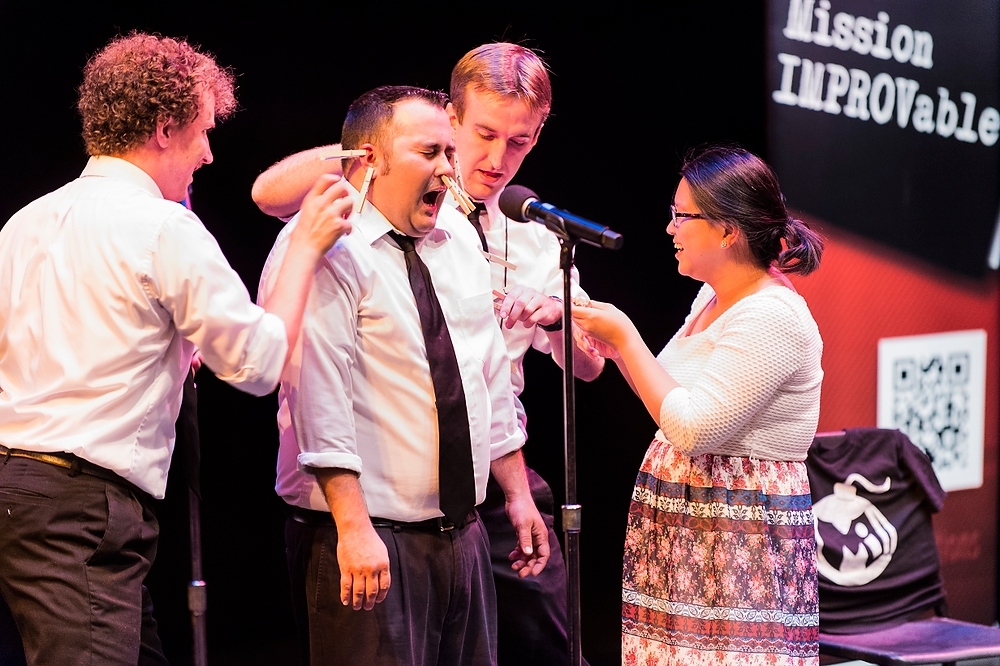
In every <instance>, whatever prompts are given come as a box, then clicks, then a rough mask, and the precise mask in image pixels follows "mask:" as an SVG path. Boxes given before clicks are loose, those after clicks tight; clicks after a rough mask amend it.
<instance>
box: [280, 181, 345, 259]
mask: <svg viewBox="0 0 1000 666" xmlns="http://www.w3.org/2000/svg"><path fill="white" fill-rule="evenodd" d="M353 208H354V199H353V197H352V196H351V194H350V191H349V190H348V187H347V183H346V181H342V180H341V178H340V176H337V175H335V174H325V175H323V176H320V177H319V178H318V179H317V180H316V183H315V184H314V185H313V186H312V188H311V189H310V190H309V193H308V194H306V198H305V200H304V201H303V202H302V215H301V216H300V217H299V221H298V223H297V224H296V226H295V229H294V230H293V231H292V238H291V242H292V243H295V242H299V243H303V244H305V245H306V246H307V247H310V248H312V249H314V250H316V251H317V252H318V253H319V254H321V255H323V254H326V252H327V250H329V249H330V248H331V247H333V244H334V243H336V242H337V240H338V239H339V238H340V237H341V236H343V235H345V234H349V233H351V223H350V222H349V221H348V218H349V217H350V216H351V211H352V209H353Z"/></svg>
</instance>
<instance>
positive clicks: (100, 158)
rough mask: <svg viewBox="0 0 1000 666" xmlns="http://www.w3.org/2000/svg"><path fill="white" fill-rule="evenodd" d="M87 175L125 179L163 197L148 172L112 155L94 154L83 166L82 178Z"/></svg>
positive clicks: (154, 194)
mask: <svg viewBox="0 0 1000 666" xmlns="http://www.w3.org/2000/svg"><path fill="white" fill-rule="evenodd" d="M87 176H100V177H104V178H117V179H119V180H125V181H128V182H129V183H131V184H133V185H135V186H136V187H138V188H140V189H143V190H145V191H146V192H148V193H149V194H150V195H152V196H154V197H156V198H157V199H162V198H163V194H162V193H161V192H160V188H159V187H158V186H157V184H156V182H155V181H154V180H153V179H152V178H151V177H150V175H149V174H148V173H146V172H145V171H143V170H142V169H140V168H139V167H137V166H136V165H134V164H132V163H131V162H129V161H128V160H123V159H121V158H120V157H111V156H110V155H93V156H92V157H91V158H90V159H89V160H88V161H87V166H85V167H84V168H83V173H81V174H80V177H81V178H84V177H87Z"/></svg>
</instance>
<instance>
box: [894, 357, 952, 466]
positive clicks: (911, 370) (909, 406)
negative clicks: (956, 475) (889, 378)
mask: <svg viewBox="0 0 1000 666" xmlns="http://www.w3.org/2000/svg"><path fill="white" fill-rule="evenodd" d="M893 369H894V373H893V374H894V378H893V379H894V381H893V387H892V388H893V421H894V424H895V427H896V428H899V429H900V430H901V431H903V432H904V433H906V435H907V436H908V437H909V438H910V439H911V440H912V441H913V443H914V444H916V445H917V446H919V447H920V448H922V449H923V450H924V452H925V453H927V455H928V456H929V457H930V459H931V462H933V463H934V468H935V469H936V470H942V471H943V470H951V469H955V468H956V467H958V468H964V467H966V466H967V464H968V458H969V449H970V443H971V438H970V427H969V417H970V412H969V402H970V399H971V396H970V394H969V389H970V385H969V384H970V382H969V371H970V361H969V354H968V353H967V352H955V353H951V354H948V355H946V356H945V355H939V356H930V357H925V358H913V357H904V358H897V359H895V362H894V364H893Z"/></svg>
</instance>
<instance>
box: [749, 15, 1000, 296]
mask: <svg viewBox="0 0 1000 666" xmlns="http://www.w3.org/2000/svg"><path fill="white" fill-rule="evenodd" d="M768 7H769V13H770V15H769V21H768V24H769V28H768V29H769V39H768V55H767V57H768V66H767V78H768V85H769V89H770V99H769V100H768V146H769V158H770V161H771V163H772V164H773V166H774V168H775V170H776V171H777V173H778V177H779V179H780V181H781V185H782V189H783V190H784V192H785V195H786V197H787V198H788V204H789V206H791V207H792V208H794V209H798V210H802V211H803V212H806V213H809V214H811V215H814V216H816V217H818V218H820V219H823V220H825V221H828V222H831V223H833V224H836V225H837V226H840V227H843V228H845V229H849V230H851V231H854V232H857V233H861V234H863V235H865V236H867V237H869V238H873V239H875V240H878V241H881V242H883V243H886V244H888V245H891V246H893V247H896V248H899V249H901V250H904V251H907V252H910V253H912V254H915V255H917V256H919V257H922V258H924V259H927V260H929V261H931V262H933V263H935V264H937V265H940V266H943V267H946V268H949V269H951V270H954V271H957V272H960V273H964V274H966V275H972V276H981V275H983V274H984V273H985V272H986V270H987V257H988V254H989V247H990V241H991V239H992V235H993V231H994V228H995V227H996V224H997V217H998V210H1000V143H998V138H1000V111H998V108H1000V3H997V2H996V1H995V0H961V1H955V2H940V1H938V0H906V1H905V2H904V1H881V2H872V1H871V0H770V3H769V5H768Z"/></svg>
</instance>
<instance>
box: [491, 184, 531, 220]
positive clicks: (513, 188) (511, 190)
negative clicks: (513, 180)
mask: <svg viewBox="0 0 1000 666" xmlns="http://www.w3.org/2000/svg"><path fill="white" fill-rule="evenodd" d="M529 199H535V200H537V199H538V195H537V194H535V193H534V192H532V191H531V190H529V189H528V188H527V187H525V186H524V185H508V186H507V187H505V188H504V191H503V192H501V193H500V212H501V213H503V214H504V215H506V216H507V217H509V218H510V219H512V220H514V221H515V222H528V221H529V220H528V218H526V217H525V216H524V204H525V202H527V201H528V200H529Z"/></svg>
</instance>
